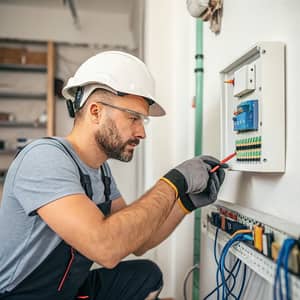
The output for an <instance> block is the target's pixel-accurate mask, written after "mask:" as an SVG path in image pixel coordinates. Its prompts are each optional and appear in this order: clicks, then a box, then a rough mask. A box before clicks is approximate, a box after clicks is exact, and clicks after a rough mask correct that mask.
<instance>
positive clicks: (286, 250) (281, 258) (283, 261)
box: [273, 238, 297, 300]
mask: <svg viewBox="0 0 300 300" xmlns="http://www.w3.org/2000/svg"><path fill="white" fill-rule="evenodd" d="M296 244H297V240H295V239H292V238H287V239H286V240H284V242H283V245H282V247H281V249H280V252H279V255H278V258H277V264H276V272H275V280H274V287H273V297H274V300H277V295H278V294H279V299H280V300H283V290H282V282H281V267H282V269H283V272H284V281H285V295H286V299H287V300H291V299H292V298H291V294H290V287H289V278H288V274H289V268H288V264H289V256H290V253H291V251H292V249H293V247H294V246H295V245H296Z"/></svg>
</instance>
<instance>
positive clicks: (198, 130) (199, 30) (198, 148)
mask: <svg viewBox="0 0 300 300" xmlns="http://www.w3.org/2000/svg"><path fill="white" fill-rule="evenodd" d="M195 59H196V69H195V77H196V101H195V102H196V103H195V104H196V127H195V155H200V154H201V153H202V127H203V124H202V106H203V103H202V98H203V24H202V21H201V20H199V19H197V21H196V55H195ZM200 226H201V210H200V209H197V210H196V211H195V222H194V265H196V264H198V265H200V242H201V241H200V234H201V232H200ZM199 285H200V271H199V269H196V270H195V272H194V276H193V300H199Z"/></svg>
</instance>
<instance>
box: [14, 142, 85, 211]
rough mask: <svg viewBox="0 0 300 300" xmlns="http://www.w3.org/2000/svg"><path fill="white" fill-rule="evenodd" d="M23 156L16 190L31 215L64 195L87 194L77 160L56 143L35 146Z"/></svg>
mask: <svg viewBox="0 0 300 300" xmlns="http://www.w3.org/2000/svg"><path fill="white" fill-rule="evenodd" d="M21 159H22V161H21V163H20V165H19V169H18V171H17V173H16V176H15V179H14V189H13V190H14V194H15V196H16V198H17V199H18V200H19V202H20V204H21V206H22V207H23V208H24V210H25V212H26V213H27V214H28V215H32V214H35V213H36V210H37V209H38V208H40V207H42V206H44V205H46V204H48V203H50V202H52V201H55V200H57V199H59V198H62V197H64V196H67V195H72V194H84V190H83V188H82V186H81V184H80V175H79V171H78V169H77V167H76V165H75V163H74V161H73V160H72V159H71V158H70V157H68V155H67V154H66V153H65V152H64V151H63V150H62V149H60V148H58V147H57V146H54V145H49V144H41V145H36V146H34V147H32V148H31V149H29V150H28V152H27V153H25V154H24V156H23V157H21Z"/></svg>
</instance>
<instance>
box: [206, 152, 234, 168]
mask: <svg viewBox="0 0 300 300" xmlns="http://www.w3.org/2000/svg"><path fill="white" fill-rule="evenodd" d="M235 156H236V152H233V153H231V154H229V155H228V156H226V157H225V158H223V159H222V160H221V161H220V164H219V165H216V166H215V167H213V168H212V169H211V170H210V171H209V172H210V173H213V172H216V171H217V170H218V169H219V168H220V165H221V164H224V163H226V162H227V161H229V160H231V159H232V158H233V157H235Z"/></svg>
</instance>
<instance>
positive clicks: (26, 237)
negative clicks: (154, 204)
mask: <svg viewBox="0 0 300 300" xmlns="http://www.w3.org/2000/svg"><path fill="white" fill-rule="evenodd" d="M59 140H60V141H61V142H63V144H64V145H65V146H66V147H67V148H68V150H69V151H70V152H71V153H72V156H73V157H74V158H75V159H76V161H77V163H78V164H79V166H80V168H81V170H82V171H83V172H84V173H85V174H88V175H89V176H90V178H91V182H92V188H93V199H92V200H93V201H94V202H95V203H96V204H99V203H102V202H104V201H105V197H104V193H103V192H104V185H103V182H102V179H101V171H100V169H93V168H91V167H89V166H87V165H86V164H84V163H83V162H82V161H81V160H80V158H79V157H78V156H77V155H76V153H75V152H74V150H73V149H72V147H71V145H70V144H69V143H68V141H67V140H65V139H62V138H59ZM107 166H108V165H107ZM107 169H108V170H109V173H110V169H109V167H108V168H107ZM109 175H110V177H111V195H110V199H111V200H114V199H116V198H118V197H120V196H121V195H120V192H119V190H118V188H117V186H116V183H115V181H114V179H113V177H112V176H111V174H109ZM84 193H85V192H84V190H83V188H82V186H81V184H80V176H79V171H78V167H77V166H76V164H75V162H74V161H73V159H72V158H71V157H70V155H69V154H68V153H67V152H66V150H65V149H64V148H63V146H62V145H59V144H58V142H56V141H52V140H48V139H40V140H37V141H34V142H32V143H31V144H29V145H28V146H27V147H26V148H25V149H24V150H23V151H21V152H20V154H19V155H18V156H17V157H16V159H15V160H14V161H13V163H12V164H11V166H10V168H9V170H8V173H7V176H6V180H5V184H4V190H3V197H2V202H1V206H0V293H3V292H5V291H11V290H12V289H13V288H14V287H15V286H17V285H18V284H19V283H20V282H21V281H22V280H23V279H24V278H25V277H27V276H28V275H29V274H30V273H31V272H32V271H33V270H34V269H35V268H36V267H37V266H38V265H39V264H40V263H41V262H43V260H44V259H45V258H46V257H47V256H48V255H49V254H50V253H51V252H52V251H53V249H54V248H55V247H56V246H57V245H58V244H59V243H60V241H61V239H60V237H59V236H58V235H57V234H56V233H55V232H54V231H52V230H51V229H50V228H49V227H48V226H47V224H46V223H45V222H43V220H42V219H41V218H40V217H39V215H38V214H36V210H37V209H38V208H40V207H41V206H43V205H45V204H48V203H50V202H52V201H55V200H57V199H59V198H61V197H64V196H67V195H72V194H84ZM61 213H62V214H66V213H68V212H63V211H62V212H61Z"/></svg>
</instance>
